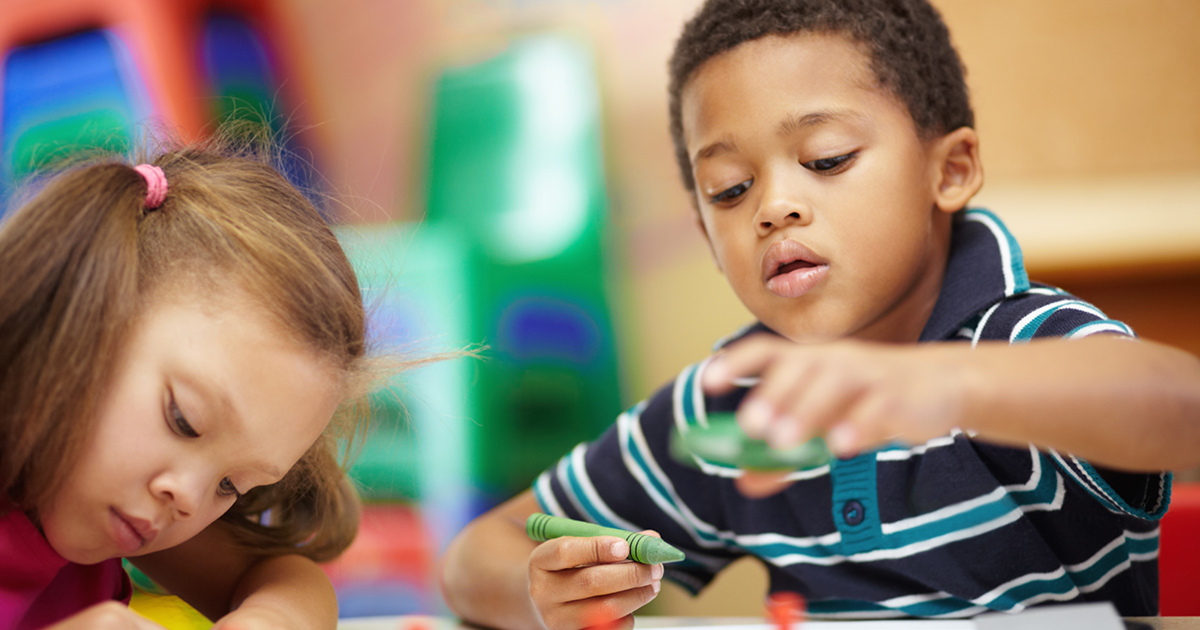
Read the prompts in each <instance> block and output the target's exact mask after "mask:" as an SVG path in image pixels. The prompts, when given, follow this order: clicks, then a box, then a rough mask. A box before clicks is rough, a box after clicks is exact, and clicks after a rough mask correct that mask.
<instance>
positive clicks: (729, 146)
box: [692, 138, 737, 164]
mask: <svg viewBox="0 0 1200 630" xmlns="http://www.w3.org/2000/svg"><path fill="white" fill-rule="evenodd" d="M736 149H737V145H736V144H735V143H734V142H733V140H731V139H729V138H722V139H720V140H717V141H716V142H713V143H710V144H706V145H704V146H703V147H701V148H700V150H699V151H696V154H695V155H693V156H692V164H695V163H696V162H698V161H700V160H703V159H705V158H710V157H712V156H714V155H716V154H718V153H721V152H723V151H734V150H736Z"/></svg>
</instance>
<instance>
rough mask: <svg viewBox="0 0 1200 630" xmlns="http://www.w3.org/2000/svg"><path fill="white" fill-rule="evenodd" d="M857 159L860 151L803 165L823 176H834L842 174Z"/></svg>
mask: <svg viewBox="0 0 1200 630" xmlns="http://www.w3.org/2000/svg"><path fill="white" fill-rule="evenodd" d="M856 157H858V151H851V152H850V153H847V154H845V155H838V156H835V157H827V158H821V159H819V160H813V161H811V162H805V163H803V164H802V166H804V168H806V169H808V170H810V171H816V172H817V173H820V174H821V175H833V174H835V173H840V172H842V171H843V170H845V169H846V168H847V167H849V166H850V163H851V162H853V161H854V158H856Z"/></svg>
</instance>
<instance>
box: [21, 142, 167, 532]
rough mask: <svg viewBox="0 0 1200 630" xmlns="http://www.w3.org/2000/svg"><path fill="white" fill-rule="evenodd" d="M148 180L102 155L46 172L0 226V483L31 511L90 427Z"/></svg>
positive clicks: (131, 307) (133, 262)
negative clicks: (44, 181) (51, 176)
mask: <svg viewBox="0 0 1200 630" xmlns="http://www.w3.org/2000/svg"><path fill="white" fill-rule="evenodd" d="M145 194H146V183H145V181H144V180H143V178H142V177H141V176H140V175H139V174H138V173H137V172H136V171H134V170H133V169H132V168H130V167H128V166H125V165H122V164H118V163H106V164H97V165H93V166H88V167H83V168H79V169H76V170H73V171H70V172H67V173H65V174H63V175H62V176H60V177H58V178H56V179H55V180H53V181H52V182H51V183H50V184H48V185H47V186H46V188H45V189H43V190H42V191H41V192H40V193H39V194H38V195H37V196H36V197H34V198H33V199H32V200H31V201H30V202H29V203H28V204H26V205H25V206H24V207H23V208H21V209H20V210H18V211H16V212H15V213H14V214H12V215H11V216H9V217H8V219H7V221H6V222H5V223H4V225H3V228H2V229H0V486H3V490H4V497H6V498H7V499H8V501H7V503H11V504H13V505H15V506H17V507H20V508H22V509H31V508H32V507H33V505H34V504H35V503H36V502H37V501H38V500H39V499H40V498H41V497H43V496H47V495H49V494H51V493H53V492H55V491H56V490H57V489H58V485H59V484H60V483H61V481H62V479H63V477H65V472H66V471H68V470H70V468H71V466H72V465H73V464H74V463H75V462H76V460H77V458H78V457H79V454H80V452H81V446H82V445H83V444H85V443H86V441H87V440H88V439H89V438H90V436H91V433H92V424H93V420H94V418H95V416H96V411H97V409H98V408H99V402H100V398H101V394H102V390H103V387H104V386H105V385H106V379H107V378H108V377H109V375H110V374H111V373H112V372H113V368H114V366H115V363H116V361H117V359H118V356H117V355H118V352H119V350H120V349H121V348H122V347H123V346H124V342H125V339H126V336H127V333H128V329H129V326H130V323H131V320H132V319H133V317H134V316H135V314H136V307H137V297H138V291H137V262H138V249H137V224H138V220H139V217H141V215H142V205H143V199H144V197H145Z"/></svg>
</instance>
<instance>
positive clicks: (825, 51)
mask: <svg viewBox="0 0 1200 630" xmlns="http://www.w3.org/2000/svg"><path fill="white" fill-rule="evenodd" d="M780 95H782V97H781V98H782V99H783V100H784V101H785V102H788V103H791V104H792V105H793V106H794V107H795V108H796V109H797V111H801V110H804V109H805V108H806V107H814V108H824V107H828V106H829V105H830V104H831V103H833V102H836V101H838V100H841V99H844V98H845V97H846V96H847V95H855V96H856V97H859V98H861V97H863V96H866V97H868V98H871V99H872V100H875V98H876V97H880V98H884V99H886V100H888V101H891V102H892V103H893V104H895V105H900V104H899V102H898V100H897V99H896V98H895V96H894V95H893V94H892V93H891V92H890V91H888V90H887V89H886V88H885V87H884V86H883V85H882V84H881V82H880V81H879V79H878V78H877V77H876V75H875V72H874V70H873V69H872V68H871V59H870V56H869V55H868V53H867V49H866V47H865V46H863V45H862V44H860V43H859V42H856V41H854V40H852V39H851V38H849V37H848V36H845V35H842V34H840V33H797V34H790V35H768V36H765V37H761V38H758V39H754V40H750V41H747V42H744V43H742V44H739V45H738V46H736V47H734V48H731V49H729V50H727V51H725V52H723V53H721V54H719V55H715V56H713V57H711V58H709V59H708V60H706V61H705V62H704V63H703V64H701V65H700V66H699V67H698V68H697V69H696V71H695V72H694V73H693V75H692V77H691V78H690V80H689V81H688V83H687V84H686V85H685V86H684V89H683V92H682V99H681V114H682V117H683V121H684V127H685V129H691V130H692V131H696V125H697V124H699V125H701V126H703V125H704V122H703V121H702V120H701V119H704V120H708V121H711V120H713V119H714V117H715V118H726V117H730V118H734V119H737V118H740V117H745V116H752V115H756V114H758V113H760V112H761V110H762V109H763V108H764V106H765V104H766V103H768V102H779V100H780V98H779V97H780Z"/></svg>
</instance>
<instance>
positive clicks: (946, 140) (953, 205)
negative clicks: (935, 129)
mask: <svg viewBox="0 0 1200 630" xmlns="http://www.w3.org/2000/svg"><path fill="white" fill-rule="evenodd" d="M932 150H933V154H932V157H933V160H932V164H933V165H934V166H935V168H937V173H935V175H934V185H935V186H936V188H935V189H934V191H933V192H934V201H935V203H936V204H937V207H938V209H939V210H941V211H942V212H957V211H959V210H962V209H963V208H964V207H966V205H967V203H968V202H970V201H971V197H974V196H975V193H977V192H979V189H980V188H981V187H983V162H982V161H980V159H979V135H978V134H976V133H975V130H974V129H972V128H970V127H959V128H958V129H955V130H954V131H951V132H950V133H948V134H946V135H944V136H942V137H941V138H938V139H937V140H935V141H934V145H933V147H932Z"/></svg>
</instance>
